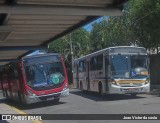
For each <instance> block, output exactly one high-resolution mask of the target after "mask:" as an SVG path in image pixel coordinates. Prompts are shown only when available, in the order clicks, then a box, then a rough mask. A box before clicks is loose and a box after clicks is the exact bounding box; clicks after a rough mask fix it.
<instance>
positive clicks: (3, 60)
mask: <svg viewBox="0 0 160 123" xmlns="http://www.w3.org/2000/svg"><path fill="white" fill-rule="evenodd" d="M18 61H20V60H19V59H0V62H18Z"/></svg>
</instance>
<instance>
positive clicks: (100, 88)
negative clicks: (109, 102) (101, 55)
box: [98, 82, 103, 96]
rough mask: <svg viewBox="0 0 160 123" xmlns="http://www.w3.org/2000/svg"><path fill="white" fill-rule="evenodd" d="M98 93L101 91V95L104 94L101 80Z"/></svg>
mask: <svg viewBox="0 0 160 123" xmlns="http://www.w3.org/2000/svg"><path fill="white" fill-rule="evenodd" d="M98 93H99V95H100V96H103V91H102V83H101V82H99V84H98Z"/></svg>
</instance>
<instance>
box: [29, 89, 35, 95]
mask: <svg viewBox="0 0 160 123" xmlns="http://www.w3.org/2000/svg"><path fill="white" fill-rule="evenodd" d="M28 94H29V96H36V94H34V93H32V92H31V91H30V90H28Z"/></svg>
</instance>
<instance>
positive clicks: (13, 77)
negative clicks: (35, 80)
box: [10, 67, 18, 80]
mask: <svg viewBox="0 0 160 123" xmlns="http://www.w3.org/2000/svg"><path fill="white" fill-rule="evenodd" d="M10 78H11V80H16V79H18V71H17V69H16V67H11V68H10Z"/></svg>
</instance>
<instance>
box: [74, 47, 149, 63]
mask: <svg viewBox="0 0 160 123" xmlns="http://www.w3.org/2000/svg"><path fill="white" fill-rule="evenodd" d="M118 48H121V49H122V48H135V49H142V50H143V53H144V52H145V53H146V54H147V51H146V49H145V48H144V47H136V46H116V47H108V48H105V49H102V50H99V51H96V52H93V53H90V54H88V55H85V56H82V57H80V58H77V59H75V60H74V61H79V60H83V59H85V58H86V57H92V56H95V55H99V54H101V53H103V52H107V51H108V52H109V51H110V50H112V49H118Z"/></svg>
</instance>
